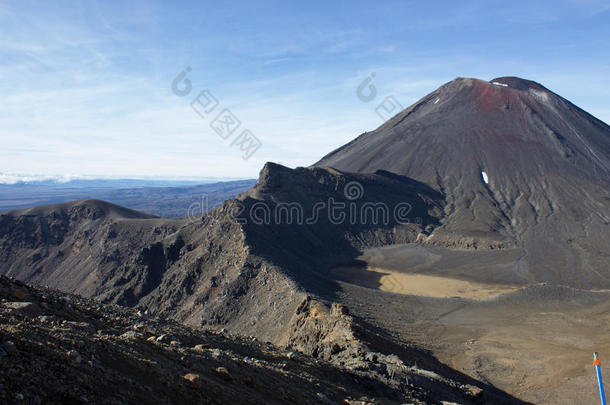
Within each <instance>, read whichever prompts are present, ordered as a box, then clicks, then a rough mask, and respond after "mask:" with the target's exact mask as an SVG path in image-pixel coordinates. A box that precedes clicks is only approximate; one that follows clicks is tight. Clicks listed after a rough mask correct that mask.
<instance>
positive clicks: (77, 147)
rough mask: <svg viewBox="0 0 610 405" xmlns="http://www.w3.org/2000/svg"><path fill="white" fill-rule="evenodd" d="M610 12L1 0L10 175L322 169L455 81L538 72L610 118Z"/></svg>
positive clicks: (0, 59)
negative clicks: (393, 112) (388, 107)
mask: <svg viewBox="0 0 610 405" xmlns="http://www.w3.org/2000/svg"><path fill="white" fill-rule="evenodd" d="M462 3H463V4H462ZM609 20H610V2H608V1H607V0H605V1H598V0H580V1H577V0H555V1H536V2H532V1H522V2H520V1H512V2H506V1H496V0H486V1H470V2H455V1H428V2H421V1H378V2H371V1H362V2H360V1H332V2H329V1H320V2H318V1H309V2H302V1H298V2H297V1H294V2H293V1H257V2H252V1H244V2H241V1H231V2H220V1H193V2H188V1H185V2H154V1H116V2H115V1H99V2H97V1H76V0H75V1H69V2H63V1H44V2H43V1H40V2H30V1H27V0H17V1H3V0H0V182H2V179H3V178H4V179H13V180H14V179H15V178H20V176H26V177H28V178H36V176H42V177H45V178H52V177H54V176H57V177H58V178H75V177H76V178H78V177H85V178H87V177H88V178H92V177H93V178H96V177H101V178H158V179H202V178H211V177H214V178H222V179H229V178H255V177H257V176H258V172H259V171H260V169H261V168H262V166H263V165H264V163H265V162H267V161H273V162H277V163H281V164H283V165H286V166H289V167H296V166H308V165H310V164H313V163H315V162H316V161H317V160H319V159H320V158H321V157H322V156H324V155H325V154H326V153H328V152H330V151H331V150H333V149H335V148H337V147H339V146H341V145H343V144H344V143H346V142H348V141H350V140H351V139H353V138H355V137H356V136H357V135H359V134H361V133H363V132H365V131H370V130H373V129H375V128H376V127H377V126H379V125H380V124H382V122H383V120H382V118H380V117H379V116H378V115H377V114H376V112H375V109H376V107H377V105H378V104H380V103H381V102H382V101H383V100H384V99H385V97H388V96H392V97H394V99H395V100H397V101H398V102H399V103H400V104H401V105H402V106H403V107H407V106H409V105H410V104H412V103H414V102H415V101H417V100H418V99H419V98H421V97H423V96H425V95H426V94H428V93H430V92H432V91H434V90H435V89H436V88H438V87H439V86H441V85H442V84H444V83H446V82H448V81H450V80H452V79H454V78H455V77H475V78H480V79H484V80H491V79H493V78H495V77H501V76H519V77H523V78H527V79H530V80H535V81H538V82H540V83H542V84H543V85H545V86H546V87H548V88H549V89H551V90H552V91H554V92H556V93H558V94H560V95H562V96H563V97H565V98H567V99H568V100H570V101H572V102H573V103H575V104H576V105H578V106H580V107H581V108H583V109H585V110H586V111H588V112H590V113H591V114H593V115H594V116H596V117H598V118H599V119H601V120H603V121H604V122H606V123H610V86H609V78H610V24H609V23H608V21H609ZM187 68H188V71H187V70H185V69H187ZM181 72H185V73H186V75H185V76H184V77H182V78H177V77H178V75H180V73H181ZM367 78H370V79H371V81H370V83H369V84H371V85H373V86H374V87H375V89H376V95H375V97H374V98H373V99H372V100H368V101H367V100H364V99H362V97H358V96H357V94H358V93H357V89H358V87H359V85H360V84H361V83H362V82H363V80H365V79H367ZM178 79H180V80H178ZM181 79H186V80H188V82H185V81H184V80H181ZM175 80H176V83H175V85H173V83H174V81H175ZM202 92H203V93H202ZM202 94H204V96H203V98H202V96H201V95H202ZM210 96H211V97H213V99H212V98H209V97H210ZM194 100H197V101H199V103H195V104H194V105H195V106H196V107H198V111H199V113H197V112H196V111H195V110H194V109H193V107H192V105H191V103H192V102H193V101H194ZM202 100H207V101H209V100H215V101H209V103H207V104H206V103H204V102H203V101H202ZM212 107H214V108H212ZM225 109H226V110H225ZM208 110H211V111H210V112H209V113H208V112H207V111H208ZM226 111H230V113H231V114H232V117H234V118H233V119H236V120H238V121H239V122H240V125H239V127H237V128H236V129H235V126H231V127H222V126H220V127H219V126H218V125H219V122H221V121H222V120H224V119H225V118H226V114H227V113H226ZM216 117H219V119H218V120H216V121H214V120H215V119H216ZM214 122H215V123H216V129H217V130H218V131H219V132H218V133H217V132H216V130H214V129H213V127H212V126H213V125H214ZM234 122H235V121H234ZM219 128H220V129H219ZM223 128H224V129H223ZM228 129H231V130H233V131H234V132H232V133H231V132H229V131H228ZM244 130H248V131H249V132H246V133H245V134H244V133H243V131H244ZM221 135H222V136H221ZM252 136H254V137H256V139H258V141H260V144H259V145H260V146H259V147H258V149H255V148H254V146H255V145H256V144H255V143H254V141H252V140H253V139H254V138H252ZM223 137H226V138H223ZM246 140H247V142H245V141H246ZM240 141H241V143H240ZM240 145H241V148H240ZM246 146H250V147H249V148H248V147H246ZM242 149H244V150H242ZM250 153H253V154H251V156H249V158H248V159H244V157H247V156H245V155H250Z"/></svg>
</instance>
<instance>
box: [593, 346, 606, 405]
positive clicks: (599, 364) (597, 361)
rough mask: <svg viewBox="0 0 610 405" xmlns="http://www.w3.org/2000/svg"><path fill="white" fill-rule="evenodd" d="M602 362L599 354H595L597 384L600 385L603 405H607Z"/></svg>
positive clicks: (594, 364) (600, 396)
mask: <svg viewBox="0 0 610 405" xmlns="http://www.w3.org/2000/svg"><path fill="white" fill-rule="evenodd" d="M601 365H602V362H601V361H599V358H598V357H597V352H595V353H593V366H595V371H596V372H597V384H598V385H599V398H600V399H601V400H602V405H606V395H605V394H604V383H603V382H602V370H601V369H600V366H601Z"/></svg>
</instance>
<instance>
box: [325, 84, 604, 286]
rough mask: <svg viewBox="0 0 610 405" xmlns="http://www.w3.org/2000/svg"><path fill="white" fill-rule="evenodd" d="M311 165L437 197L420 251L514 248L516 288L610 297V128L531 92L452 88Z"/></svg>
mask: <svg viewBox="0 0 610 405" xmlns="http://www.w3.org/2000/svg"><path fill="white" fill-rule="evenodd" d="M316 165H318V166H330V167H334V168H336V169H339V170H344V171H350V172H361V173H369V172H374V171H376V170H380V169H382V170H387V171H390V172H394V173H397V174H400V175H405V176H409V177H411V178H413V179H415V180H418V181H421V182H423V183H425V184H427V185H429V186H430V187H432V188H434V189H436V190H437V191H440V192H441V193H443V194H444V196H445V199H446V203H447V204H446V208H445V215H444V218H443V220H442V226H441V227H439V228H437V229H436V231H435V232H434V235H433V236H432V238H430V239H429V242H430V243H437V244H443V245H448V246H461V244H462V242H461V241H463V240H464V238H465V237H469V238H472V239H473V240H474V241H475V242H474V244H475V246H477V247H478V248H488V247H495V248H498V247H500V248H509V247H510V248H517V249H522V251H523V257H522V260H520V262H519V263H516V264H515V266H514V269H513V271H514V276H515V280H516V281H520V282H527V283H529V282H553V283H560V284H568V285H572V286H576V287H596V286H597V287H604V288H608V287H610V269H609V268H608V266H607V263H608V260H609V259H610V257H609V256H608V253H607V251H608V249H607V242H606V241H607V240H608V237H609V236H610V232H609V230H608V221H609V218H610V209H609V206H610V204H609V202H610V169H609V168H610V127H608V125H606V124H605V123H603V122H602V121H600V120H598V119H596V118H595V117H593V116H591V115H590V114H588V113H587V112H585V111H583V110H582V109H580V108H578V107H577V106H575V105H574V104H572V103H571V102H569V101H568V100H566V99H564V98H562V97H560V96H559V95H557V94H555V93H553V92H552V91H550V90H548V89H547V88H545V87H544V86H542V85H540V84H538V83H536V82H533V81H529V80H524V79H520V78H517V77H501V78H497V79H493V80H491V81H490V82H486V81H482V80H477V79H467V78H458V79H455V80H453V81H451V82H449V83H447V84H445V85H443V86H442V87H440V88H439V89H438V90H436V91H434V92H432V93H430V94H428V95H427V96H425V97H424V98H422V99H421V100H419V101H418V102H416V103H415V104H413V105H412V106H410V107H409V108H407V109H405V110H404V111H402V112H400V113H399V114H397V115H396V116H394V117H393V118H391V119H390V120H388V121H387V122H386V123H384V124H383V125H382V126H381V127H379V128H378V129H376V130H374V131H372V132H367V133H364V134H363V135H361V136H360V137H358V138H357V139H355V140H353V141H352V142H350V143H348V144H346V145H344V146H342V147H340V148H339V149H337V150H335V151H333V152H332V153H330V154H328V155H327V156H325V157H324V158H323V159H322V160H320V161H319V162H318V163H316ZM482 172H485V174H486V176H487V177H488V183H486V182H485V181H484V176H483V174H482Z"/></svg>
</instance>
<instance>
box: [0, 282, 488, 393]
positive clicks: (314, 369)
mask: <svg viewBox="0 0 610 405" xmlns="http://www.w3.org/2000/svg"><path fill="white" fill-rule="evenodd" d="M0 300H1V302H0V403H13V404H47V403H61V404H81V403H103V404H135V403H163V404H167V403H180V404H183V403H217V404H221V403H260V404H268V403H301V404H308V403H310V404H314V403H323V404H324V403H327V404H334V403H343V404H368V403H383V404H385V403H388V404H392V403H413V404H422V403H435V404H449V403H454V402H450V401H445V400H443V398H441V397H442V396H444V397H445V398H448V397H449V398H451V399H455V398H459V397H460V396H461V397H462V398H461V399H460V400H459V403H481V402H482V400H483V396H482V394H483V392H482V390H481V389H478V388H477V387H474V386H466V385H461V386H460V385H459V384H457V383H455V382H451V381H445V380H443V379H442V378H440V377H439V376H438V375H435V373H432V372H429V371H426V370H419V369H417V368H416V367H410V368H409V367H406V366H405V365H404V363H402V361H400V360H399V359H398V358H396V359H392V358H391V356H384V355H382V354H380V353H366V354H363V356H364V357H368V358H369V363H365V362H362V364H361V365H360V370H358V367H353V369H352V370H348V369H347V368H345V367H344V368H342V369H341V368H338V367H336V366H333V365H331V364H330V363H328V362H324V361H321V360H319V359H317V358H314V357H311V356H307V355H304V354H302V353H300V352H296V351H294V350H293V349H292V348H291V347H285V348H277V347H275V346H272V345H271V344H269V343H265V342H259V341H257V340H256V339H255V338H247V337H241V338H240V337H234V336H230V335H227V334H226V333H224V332H219V333H213V332H205V331H201V330H194V329H190V328H188V327H185V326H181V325H179V324H177V323H172V322H168V321H163V320H161V319H149V317H148V316H147V314H145V313H142V312H141V311H138V310H137V309H126V308H122V307H119V306H109V305H102V304H99V303H97V302H95V301H92V300H88V299H83V298H80V297H78V296H74V295H69V294H64V293H59V292H57V291H54V290H50V289H44V288H36V287H30V286H27V285H25V284H23V283H21V282H18V281H15V280H11V279H8V278H5V277H0ZM305 306H307V307H310V306H311V303H310V302H309V301H307V302H306V303H305ZM301 344H303V342H301ZM373 357H374V358H373ZM378 357H379V359H378ZM367 364H368V365H367ZM389 364H394V365H395V367H396V369H395V370H394V371H392V370H390V369H391V367H388V365H389ZM363 365H365V366H363ZM375 369H377V370H382V369H383V372H378V371H374V370H375ZM401 369H402V375H403V376H404V375H409V376H411V378H410V379H409V378H398V377H396V378H395V381H392V380H393V378H391V379H388V378H386V377H384V375H387V374H388V373H389V374H392V375H394V374H396V375H397V376H398V375H400V374H401ZM405 373H407V374H405ZM477 398H478V399H477Z"/></svg>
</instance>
